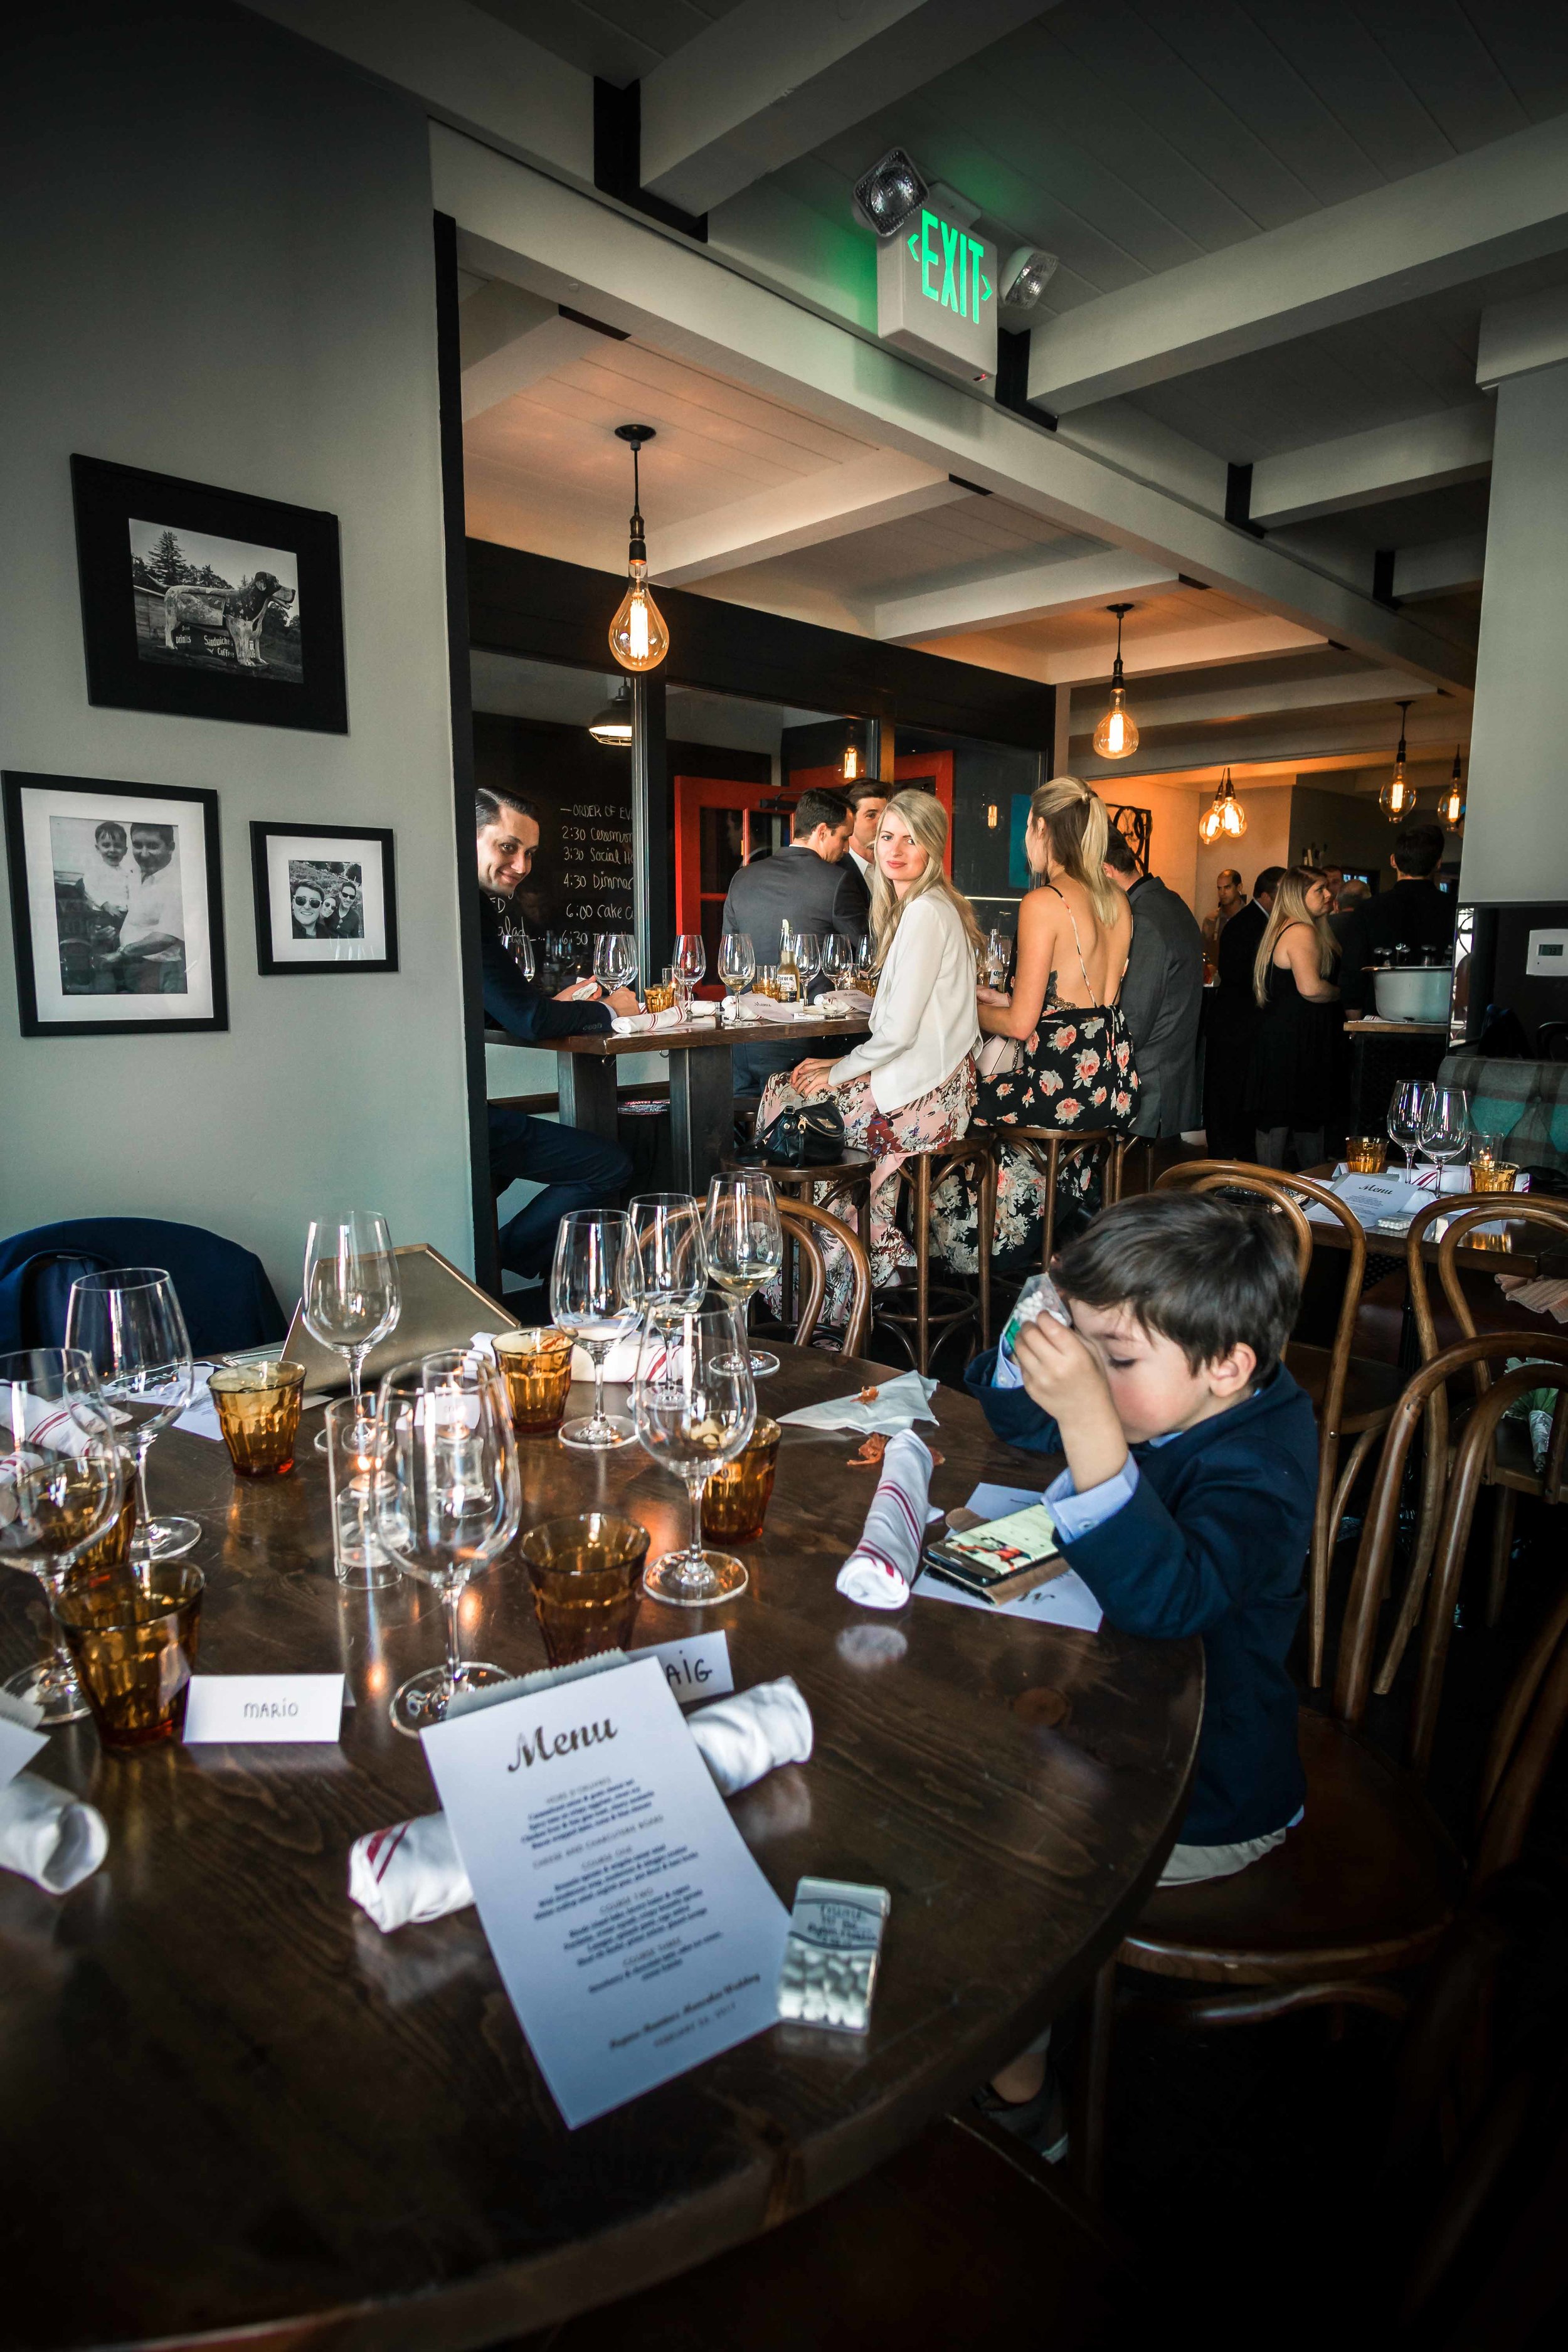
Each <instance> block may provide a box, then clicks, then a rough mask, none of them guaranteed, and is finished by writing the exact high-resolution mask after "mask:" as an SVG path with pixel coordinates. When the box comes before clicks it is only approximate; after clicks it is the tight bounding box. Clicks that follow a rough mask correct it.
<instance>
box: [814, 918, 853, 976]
mask: <svg viewBox="0 0 1568 2352" xmlns="http://www.w3.org/2000/svg"><path fill="white" fill-rule="evenodd" d="M854 975H855V942H854V940H847V939H846V938H845V936H844V934H843V932H842V931H829V932H828V933H827V935H826V939H825V940H823V942H822V976H823V978H824V980H826V982H827V985H828V986H829V988H847V986H848V984H849V982H850V981H851V980H852V979H853V978H854Z"/></svg>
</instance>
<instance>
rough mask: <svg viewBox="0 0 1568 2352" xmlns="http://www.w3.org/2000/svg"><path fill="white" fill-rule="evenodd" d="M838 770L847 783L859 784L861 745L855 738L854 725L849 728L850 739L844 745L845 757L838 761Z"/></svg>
mask: <svg viewBox="0 0 1568 2352" xmlns="http://www.w3.org/2000/svg"><path fill="white" fill-rule="evenodd" d="M838 772H839V774H840V775H841V776H842V777H843V779H844V781H845V782H846V783H847V784H858V782H859V781H860V746H859V744H858V743H857V741H856V740H855V730H854V729H853V727H851V729H850V730H849V740H848V741H847V743H846V744H845V746H844V757H843V759H842V760H841V761H839V763H838Z"/></svg>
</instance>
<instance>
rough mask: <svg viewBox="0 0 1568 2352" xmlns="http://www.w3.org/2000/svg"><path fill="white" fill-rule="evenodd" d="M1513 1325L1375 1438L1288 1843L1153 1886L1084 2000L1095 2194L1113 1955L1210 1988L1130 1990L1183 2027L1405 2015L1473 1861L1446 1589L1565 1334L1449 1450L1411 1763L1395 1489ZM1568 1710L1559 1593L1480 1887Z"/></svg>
mask: <svg viewBox="0 0 1568 2352" xmlns="http://www.w3.org/2000/svg"><path fill="white" fill-rule="evenodd" d="M1515 1344H1516V1343H1515V1339H1514V1338H1513V1336H1512V1335H1511V1334H1510V1333H1506V1332H1502V1333H1492V1334H1489V1335H1488V1336H1487V1337H1485V1338H1482V1339H1467V1340H1464V1341H1462V1342H1461V1343H1460V1344H1459V1345H1458V1347H1453V1348H1447V1349H1444V1351H1443V1352H1442V1354H1441V1355H1439V1356H1436V1357H1435V1358H1434V1360H1433V1361H1432V1362H1431V1363H1429V1364H1427V1365H1425V1366H1424V1367H1423V1368H1422V1370H1420V1371H1418V1372H1417V1373H1416V1374H1415V1378H1414V1379H1413V1380H1412V1381H1411V1382H1410V1384H1409V1386H1408V1387H1407V1388H1406V1390H1405V1393H1404V1395H1403V1396H1402V1397H1401V1399H1400V1401H1399V1404H1398V1406H1397V1408H1396V1410H1395V1412H1394V1417H1393V1420H1392V1421H1391V1423H1390V1424H1389V1428H1388V1433H1387V1436H1386V1438H1385V1440H1384V1449H1383V1458H1382V1460H1381V1462H1380V1464H1379V1465H1378V1470H1377V1475H1376V1478H1375V1481H1374V1483H1373V1494H1372V1499H1371V1502H1370V1504H1369V1506H1368V1508H1367V1515H1366V1518H1365V1520H1364V1522H1363V1529H1362V1538H1361V1546H1360V1549H1359V1552H1358V1555H1357V1559H1356V1568H1355V1576H1354V1580H1353V1583H1352V1590H1351V1596H1350V1601H1349V1606H1348V1608H1347V1611H1346V1614H1345V1622H1344V1628H1343V1632H1342V1637H1341V1642H1340V1649H1339V1656H1338V1660H1337V1663H1336V1670H1335V1676H1334V1686H1333V1695H1332V1698H1331V1702H1330V1704H1329V1706H1328V1708H1327V1709H1326V1710H1325V1711H1323V1712H1319V1711H1318V1710H1317V1709H1315V1708H1310V1707H1303V1708H1302V1709H1301V1710H1300V1714H1299V1715H1298V1717H1297V1724H1298V1731H1299V1737H1300V1749H1301V1761H1302V1764H1303V1766H1304V1767H1305V1769H1306V1775H1307V1799H1306V1809H1305V1812H1304V1814H1303V1817H1302V1820H1301V1821H1300V1823H1299V1825H1298V1826H1297V1827H1296V1828H1295V1829H1293V1830H1291V1831H1290V1832H1289V1835H1288V1836H1287V1838H1286V1840H1285V1843H1283V1845H1280V1846H1278V1847H1276V1848H1275V1849H1274V1851H1273V1852H1272V1853H1267V1854H1265V1855H1264V1856H1263V1858H1262V1859H1261V1860H1260V1861H1258V1862H1255V1863H1252V1864H1249V1866H1248V1867H1247V1869H1246V1870H1243V1871H1240V1872H1238V1873H1237V1874H1236V1876H1234V1877H1231V1878H1219V1879H1209V1880H1206V1881H1205V1882H1202V1883H1200V1884H1198V1885H1186V1886H1167V1887H1162V1888H1160V1889H1158V1890H1157V1892H1156V1893H1155V1894H1154V1895H1152V1897H1151V1899H1150V1901H1149V1904H1148V1906H1147V1907H1146V1908H1145V1910H1144V1912H1143V1914H1142V1917H1141V1918H1140V1919H1139V1921H1138V1924H1137V1926H1136V1927H1134V1928H1133V1929H1132V1931H1131V1934H1130V1935H1129V1936H1128V1937H1126V1938H1125V1939H1124V1941H1123V1942H1122V1944H1121V1949H1120V1951H1119V1952H1118V1954H1117V1956H1116V1959H1114V1960H1111V1961H1108V1962H1107V1963H1106V1965H1105V1967H1104V1968H1103V1969H1101V1970H1100V1975H1099V1977H1098V1978H1097V1979H1096V1981H1095V1985H1094V1988H1093V1990H1092V1992H1091V1994H1090V1998H1089V2036H1088V2043H1087V2050H1086V2053H1085V2058H1084V2061H1083V2063H1082V2064H1081V2067H1080V2074H1079V2083H1078V2084H1077V2085H1076V2093H1077V2097H1076V2107H1077V2113H1076V2115H1075V2125H1074V2139H1075V2161H1076V2162H1077V2164H1078V2166H1079V2170H1080V2175H1081V2178H1082V2180H1083V2183H1084V2186H1085V2187H1086V2188H1087V2189H1089V2192H1090V2193H1091V2194H1098V2192H1099V2187H1100V2175H1101V2170H1102V2167H1103V2161H1104V2147H1105V2126H1104V2116H1105V2094H1106V2084H1107V2077H1108V2074H1109V2069H1110V2042H1111V2024H1112V2015H1113V2007H1114V2001H1115V1971H1116V1967H1117V1965H1118V1963H1119V1962H1120V1963H1121V1965H1122V1966H1124V1967H1125V1968H1127V1969H1131V1970H1136V1971H1137V1972H1138V1973H1139V1975H1140V1976H1142V1978H1144V1979H1149V1978H1171V1979H1176V1980H1178V1981H1179V1982H1183V1983H1185V1984H1187V1985H1194V1984H1196V1985H1208V1986H1213V1987H1215V1989H1216V1990H1215V1991H1213V1992H1212V1993H1208V1994H1205V1995H1201V1996H1199V1997H1197V1998H1187V1999H1183V2000H1172V1999H1164V2000H1161V1999H1159V1998H1157V1997H1149V1996H1147V1995H1146V1994H1145V1993H1144V1992H1143V1990H1142V1988H1138V1989H1136V1990H1134V1991H1133V1992H1132V1994H1131V1998H1130V1999H1129V2000H1128V2002H1127V2004H1126V2006H1127V2009H1128V2010H1129V2011H1130V2012H1131V2013H1132V2014H1139V2013H1142V2015H1144V2016H1150V2017H1158V2018H1159V2019H1160V2020H1161V2021H1163V2022H1166V2023H1171V2024H1176V2025H1180V2026H1182V2027H1184V2028H1186V2029H1189V2030H1198V2029H1202V2028H1205V2027H1208V2026H1221V2025H1230V2024H1246V2023H1250V2022H1252V2021H1255V2020H1258V2019H1261V2018H1268V2017H1279V2016H1283V2015H1284V2014H1286V2012H1288V2011H1292V2010H1298V2009H1306V2008H1313V2007H1325V2006H1326V2007H1330V2008H1341V2007H1352V2006H1353V2007H1361V2008H1366V2009H1372V2010H1378V2011H1383V2012H1384V2014H1385V2015H1388V2016H1399V2015H1402V2014H1403V2012H1404V2011H1405V2006H1406V2000H1405V1992H1404V1990H1403V1989H1402V1988H1401V1987H1400V1986H1399V1985H1397V1984H1396V1983H1394V1982H1393V1981H1391V1979H1395V1978H1396V1977H1398V1976H1399V1975H1400V1974H1401V1973H1402V1972H1403V1971H1405V1970H1408V1969H1412V1968H1414V1967H1415V1966H1416V1965H1417V1964H1418V1963H1420V1962H1422V1961H1424V1960H1425V1959H1426V1958H1427V1956H1428V1955H1429V1954H1430V1953H1431V1952H1432V1951H1433V1950H1434V1949H1435V1948H1436V1945H1437V1943H1438V1941H1439V1939H1440V1938H1441V1937H1442V1936H1443V1934H1444V1932H1445V1930H1446V1929H1447V1926H1448V1923H1449V1920H1450V1919H1451V1917H1452V1916H1453V1914H1454V1911H1455V1908H1456V1906H1457V1904H1458V1899H1459V1895H1460V1893H1461V1891H1462V1888H1463V1886H1464V1884H1465V1879H1466V1866H1465V1860H1464V1857H1463V1856H1461V1854H1460V1853H1459V1852H1458V1848H1457V1847H1456V1846H1455V1844H1454V1843H1453V1841H1452V1840H1451V1839H1450V1837H1449V1835H1448V1833H1447V1830H1446V1829H1445V1828H1444V1827H1443V1825H1442V1823H1441V1822H1439V1820H1438V1819H1437V1816H1436V1813H1435V1812H1434V1811H1433V1810H1432V1808H1431V1806H1430V1805H1429V1804H1428V1802H1427V1801H1426V1793H1425V1788H1424V1783H1425V1780H1426V1773H1427V1769H1428V1767H1429V1765H1430V1763H1431V1759H1432V1749H1433V1743H1434V1738H1435V1733H1436V1722H1437V1715H1438V1708H1439V1703H1440V1700H1441V1696H1442V1687H1443V1674H1444V1668H1445V1665H1446V1664H1447V1647H1448V1637H1449V1633H1450V1632H1451V1630H1452V1623H1453V1601H1454V1595H1455V1593H1456V1592H1457V1591H1458V1584H1459V1577H1460V1572H1461V1570H1462V1568H1463V1565H1464V1558H1465V1552H1466V1549H1467V1547H1468V1541H1469V1536H1470V1529H1471V1526H1472V1522H1473V1519H1474V1516H1475V1502H1476V1496H1477V1494H1478V1492H1479V1487H1480V1485H1481V1481H1482V1478H1483V1476H1484V1474H1485V1468H1486V1461H1487V1454H1488V1451H1489V1447H1490V1444H1491V1442H1492V1438H1493V1435H1494V1433H1495V1431H1496V1428H1497V1424H1498V1421H1499V1418H1500V1415H1501V1414H1502V1412H1505V1411H1506V1409H1507V1407H1508V1406H1509V1404H1510V1402H1512V1400H1513V1399H1514V1397H1516V1396H1520V1395H1522V1394H1524V1393H1525V1391H1527V1390H1528V1389H1530V1388H1531V1387H1538V1386H1539V1387H1552V1388H1556V1389H1559V1390H1563V1389H1568V1339H1562V1338H1556V1337H1553V1338H1552V1339H1543V1340H1542V1342H1541V1346H1542V1351H1543V1360H1541V1361H1539V1362H1536V1363H1532V1364H1531V1365H1529V1366H1527V1367H1524V1368H1523V1369H1521V1370H1518V1371H1513V1372H1508V1373H1505V1374H1504V1375H1503V1377H1502V1378H1501V1379H1500V1380H1498V1381H1495V1382H1494V1384H1493V1385H1492V1387H1491V1388H1490V1389H1489V1391H1488V1392H1487V1394H1486V1395H1485V1396H1484V1397H1483V1398H1482V1399H1481V1401H1480V1402H1479V1404H1478V1405H1477V1407H1476V1410H1475V1412H1474V1413H1473V1414H1472V1416H1471V1418H1470V1420H1469V1422H1468V1424H1467V1426H1466V1429H1465V1432H1464V1434H1463V1436H1462V1437H1461V1439H1460V1441H1459V1445H1458V1452H1457V1454H1456V1457H1455V1464H1454V1473H1453V1476H1452V1479H1451V1480H1450V1482H1449V1486H1448V1494H1447V1505H1446V1507H1445V1510H1444V1515H1443V1522H1442V1527H1441V1530H1440V1532H1439V1537H1438V1542H1437V1556H1436V1568H1435V1570H1434V1575H1433V1596H1432V1606H1431V1608H1430V1609H1429V1611H1428V1612H1427V1615H1426V1625H1425V1628H1424V1630H1423V1634H1422V1654H1421V1672H1420V1675H1419V1678H1418V1681H1417V1685H1416V1688H1415V1696H1414V1699H1413V1702H1412V1706H1411V1711H1410V1717H1409V1723H1408V1727H1407V1731H1406V1736H1405V1759H1404V1762H1403V1764H1396V1763H1395V1762H1394V1761H1393V1759H1390V1758H1388V1757H1386V1756H1384V1755H1383V1754H1382V1753H1381V1752H1380V1751H1379V1750H1377V1749H1376V1748H1373V1747H1371V1746H1370V1745H1369V1744H1368V1743H1367V1742H1366V1741H1365V1739H1363V1737H1362V1736H1361V1732H1360V1726H1361V1723H1362V1720H1363V1717H1364V1715H1365V1711H1366V1705H1367V1699H1368V1696H1369V1694H1370V1691H1371V1685H1372V1669H1373V1650H1374V1645H1375V1642H1376V1636H1377V1621H1378V1610H1379V1607H1380V1605H1381V1603H1382V1601H1383V1598H1384V1590H1385V1587H1386V1584H1387V1580H1388V1571H1389V1565H1390V1560H1391V1557H1392V1554H1393V1549H1394V1535H1395V1531H1396V1528H1397V1525H1398V1518H1399V1496H1400V1488H1401V1485H1402V1483H1403V1480H1404V1476H1405V1464H1406V1462H1407V1460H1408V1457H1409V1453H1410V1446H1411V1443H1412V1440H1413V1439H1414V1437H1415V1433H1416V1431H1417V1430H1418V1429H1419V1428H1420V1426H1421V1423H1422V1422H1423V1420H1424V1418H1425V1416H1426V1407H1427V1404H1428V1402H1429V1401H1430V1399H1431V1397H1432V1395H1433V1393H1434V1391H1436V1390H1437V1389H1438V1388H1441V1387H1442V1386H1444V1385H1445V1383H1447V1381H1450V1380H1452V1379H1455V1378H1456V1377H1458V1376H1459V1375H1462V1374H1465V1373H1468V1370H1469V1369H1470V1367H1471V1366H1472V1365H1474V1364H1476V1363H1479V1362H1483V1361H1485V1362H1496V1361H1500V1360H1501V1359H1502V1358H1504V1357H1506V1356H1507V1355H1508V1354H1509V1353H1510V1352H1511V1351H1512V1350H1513V1349H1514V1347H1515ZM1565 1724H1568V1589H1565V1591H1563V1595H1562V1596H1561V1597H1560V1598H1559V1600H1558V1601H1557V1603H1556V1605H1555V1606H1554V1608H1553V1609H1552V1612H1551V1614H1550V1615H1549V1617H1548V1619H1547V1622H1546V1623H1545V1624H1544V1626H1543V1627H1542V1631H1541V1633H1539V1634H1538V1636H1537V1638H1536V1640H1535V1642H1534V1643H1533V1644H1532V1646H1531V1650H1530V1652H1529V1654H1528V1655H1527V1656H1526V1658H1525V1660H1524V1662H1523V1664H1522V1665H1521V1668H1520V1670H1519V1672H1518V1674H1517V1675H1515V1677H1514V1680H1513V1682H1512V1684H1511V1685H1510V1688H1509V1691H1508V1693H1507V1695H1506V1696H1505V1698H1504V1700H1503V1703H1502V1706H1501V1708H1500V1712H1499V1714H1498V1717H1497V1720H1496V1724H1495V1726H1494V1729H1493V1733H1492V1739H1491V1745H1490V1748H1489V1752H1488V1755H1487V1759H1486V1763H1485V1766H1484V1769H1483V1771H1482V1775H1481V1782H1480V1788H1479V1798H1478V1803H1477V1811H1476V1827H1475V1832H1474V1836H1473V1838H1472V1841H1471V1858H1470V1864H1469V1879H1470V1883H1471V1885H1480V1884H1481V1883H1483V1882H1484V1881H1485V1880H1486V1879H1488V1878H1489V1877H1490V1875H1491V1874H1493V1872H1495V1871H1498V1870H1500V1869H1502V1868H1503V1867H1504V1866H1505V1865H1506V1864H1509V1863H1510V1862H1512V1861H1514V1860H1515V1859H1516V1857H1517V1856H1518V1854H1519V1853H1520V1852H1521V1848H1522V1846H1523V1843H1524V1839H1525V1835H1526V1832H1527V1831H1528V1828H1529V1823H1530V1816H1531V1808H1532V1806H1533V1804H1534V1802H1535V1799H1536V1797H1537V1795H1538V1793H1539V1791H1540V1790H1541V1787H1542V1782H1543V1781H1544V1780H1545V1778H1546V1774H1547V1770H1548V1768H1549V1766H1550V1764H1551V1762H1552V1757H1553V1755H1554V1753H1555V1751H1556V1748H1557V1746H1558V1744H1559V1741H1560V1740H1561V1738H1562V1735H1563V1728H1564V1726H1565Z"/></svg>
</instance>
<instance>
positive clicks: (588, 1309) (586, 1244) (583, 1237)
mask: <svg viewBox="0 0 1568 2352" xmlns="http://www.w3.org/2000/svg"><path fill="white" fill-rule="evenodd" d="M632 1258H633V1249H632V1228H631V1220H630V1219H629V1218H628V1217H626V1215H625V1214H624V1213H622V1212H621V1211H620V1210H618V1209H574V1210H573V1211H572V1213H571V1214H570V1215H569V1216H564V1217H563V1218H562V1220H561V1223H560V1224H559V1225H558V1226H557V1227H556V1231H555V1262H554V1264H553V1265H552V1267H551V1269H550V1315H551V1320H552V1322H553V1323H554V1325H555V1327H556V1328H557V1330H560V1331H569V1332H570V1333H571V1335H572V1337H573V1339H580V1340H581V1341H582V1343H583V1345H584V1348H586V1349H587V1350H588V1353H589V1355H590V1356H591V1357H592V1358H593V1360H594V1410H593V1412H591V1413H590V1414H588V1415H587V1417H586V1419H582V1418H579V1419H578V1420H576V1421H568V1422H563V1423H562V1426H561V1443H562V1444H563V1445H573V1446H576V1447H578V1448H579V1449H580V1450H581V1451H582V1452H584V1453H585V1454H600V1453H604V1452H605V1450H606V1449H607V1448H608V1447H610V1446H612V1445H629V1444H631V1441H632V1439H633V1438H634V1437H635V1436H636V1435H637V1431H636V1429H635V1428H634V1427H633V1425H632V1423H630V1422H629V1421H628V1420H627V1419H626V1415H625V1414H624V1413H618V1412H605V1357H606V1356H607V1355H608V1354H609V1352H610V1349H612V1348H613V1347H614V1346H615V1344H616V1340H617V1339H629V1338H630V1336H631V1334H632V1333H633V1332H634V1331H635V1330H636V1329H637V1318H638V1313H639V1309H638V1307H637V1297H636V1294H635V1291H634V1288H633V1273H632Z"/></svg>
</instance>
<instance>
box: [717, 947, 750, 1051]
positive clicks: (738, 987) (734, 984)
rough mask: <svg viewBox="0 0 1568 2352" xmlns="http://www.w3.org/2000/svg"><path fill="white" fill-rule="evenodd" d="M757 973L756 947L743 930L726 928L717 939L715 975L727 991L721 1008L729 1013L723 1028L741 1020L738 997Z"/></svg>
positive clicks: (739, 998) (731, 1026)
mask: <svg viewBox="0 0 1568 2352" xmlns="http://www.w3.org/2000/svg"><path fill="white" fill-rule="evenodd" d="M756 976H757V951H756V950H755V948H754V947H753V946H752V941H751V937H750V935H749V933H747V932H745V931H726V932H725V934H724V936H723V938H722V939H721V940H720V942H719V977H720V979H721V981H722V982H723V983H724V987H725V990H726V992H727V993H726V996H725V1000H724V1010H725V1012H726V1013H728V1015H729V1019H728V1021H727V1022H726V1023H725V1026H726V1028H735V1027H738V1026H739V1024H740V1020H741V998H742V995H743V994H744V993H745V992H746V990H747V989H748V988H750V986H751V984H752V981H753V980H754V979H755V978H756Z"/></svg>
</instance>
